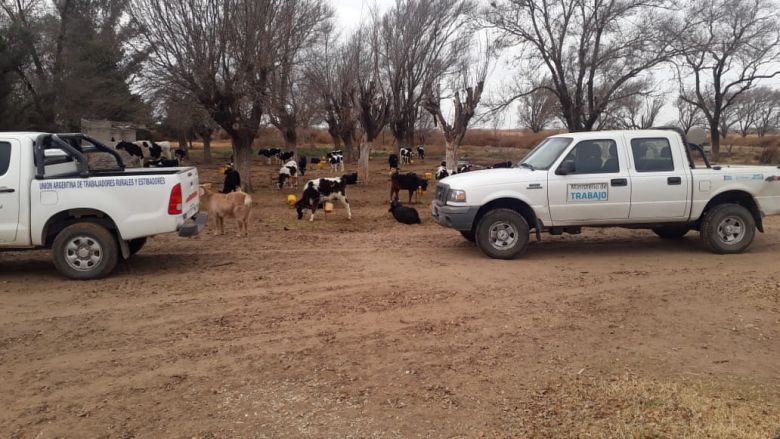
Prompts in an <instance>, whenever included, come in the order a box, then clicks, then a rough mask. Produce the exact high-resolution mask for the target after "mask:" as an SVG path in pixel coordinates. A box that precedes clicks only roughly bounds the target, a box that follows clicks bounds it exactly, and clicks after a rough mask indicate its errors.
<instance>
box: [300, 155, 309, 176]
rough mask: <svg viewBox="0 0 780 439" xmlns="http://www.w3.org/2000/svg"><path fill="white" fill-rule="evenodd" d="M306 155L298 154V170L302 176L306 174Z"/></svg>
mask: <svg viewBox="0 0 780 439" xmlns="http://www.w3.org/2000/svg"><path fill="white" fill-rule="evenodd" d="M306 163H307V160H306V156H305V155H300V154H299V155H298V172H299V173H300V174H301V177H303V176H304V175H306Z"/></svg>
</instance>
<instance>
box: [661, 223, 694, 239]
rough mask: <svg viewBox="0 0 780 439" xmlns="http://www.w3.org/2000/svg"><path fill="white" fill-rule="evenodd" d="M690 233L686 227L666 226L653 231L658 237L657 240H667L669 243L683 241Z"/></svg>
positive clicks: (689, 229)
mask: <svg viewBox="0 0 780 439" xmlns="http://www.w3.org/2000/svg"><path fill="white" fill-rule="evenodd" d="M690 231H691V228H690V227H688V226H666V227H656V228H655V229H653V233H655V234H656V235H658V237H659V238H661V239H668V240H670V241H676V240H679V239H683V238H684V237H685V235H687V234H688V232H690Z"/></svg>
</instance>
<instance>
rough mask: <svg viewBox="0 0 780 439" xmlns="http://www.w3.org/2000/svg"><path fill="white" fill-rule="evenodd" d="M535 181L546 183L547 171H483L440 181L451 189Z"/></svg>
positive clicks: (526, 169)
mask: <svg viewBox="0 0 780 439" xmlns="http://www.w3.org/2000/svg"><path fill="white" fill-rule="evenodd" d="M535 181H540V182H546V181H547V171H532V170H530V169H528V168H500V169H485V170H482V171H472V172H465V173H463V174H455V175H451V176H449V177H447V178H445V179H442V180H441V182H442V183H443V184H446V185H448V186H449V187H450V188H453V189H468V188H470V187H481V186H494V185H501V184H511V183H525V182H535Z"/></svg>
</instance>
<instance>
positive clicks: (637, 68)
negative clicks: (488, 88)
mask: <svg viewBox="0 0 780 439" xmlns="http://www.w3.org/2000/svg"><path fill="white" fill-rule="evenodd" d="M670 3H671V2H670V1H669V0H604V1H592V0H561V1H554V2H553V1H548V0H496V1H493V2H491V6H490V7H489V8H488V10H487V11H486V15H485V16H486V22H487V26H489V27H491V28H493V29H495V30H497V31H499V32H500V34H501V41H502V42H503V44H505V45H507V46H514V47H518V48H519V49H520V50H521V52H520V55H519V56H518V57H517V58H516V61H517V62H516V64H517V65H518V66H520V69H521V71H520V74H521V75H525V76H526V77H529V78H538V77H539V72H540V71H545V72H546V73H547V74H548V75H549V79H550V83H549V85H543V86H541V87H542V88H546V89H548V90H549V91H550V92H551V93H553V94H555V96H556V97H557V99H558V102H559V105H560V112H561V116H562V120H563V122H564V123H565V125H566V127H567V128H568V129H569V130H570V131H589V130H592V129H594V127H596V126H597V124H598V122H599V118H600V117H601V115H602V114H603V113H604V112H605V111H606V110H607V109H608V108H609V107H610V106H611V105H613V103H614V102H616V101H620V100H623V99H627V98H629V97H631V96H634V95H637V94H641V93H646V92H647V90H643V89H637V88H636V87H635V85H636V84H637V80H641V79H643V76H647V75H648V71H649V70H650V69H652V68H654V67H656V66H658V65H659V64H661V63H664V62H666V61H668V60H669V59H670V57H671V56H672V55H673V44H672V43H673V41H674V40H673V36H674V33H675V32H674V30H673V29H671V28H670V25H671V24H672V23H673V22H672V21H671V20H667V19H665V18H666V17H665V14H667V12H666V11H665V10H664V8H665V7H666V6H667V5H669V4H670ZM639 83H645V82H639ZM539 87H540V86H539V85H534V84H531V83H530V82H529V84H528V85H527V86H526V87H524V88H523V89H522V90H520V91H519V93H518V94H516V95H514V96H509V97H508V98H506V99H505V104H506V105H509V104H510V103H511V102H513V101H514V100H515V99H516V98H518V97H520V96H522V95H523V94H526V93H529V92H531V91H533V90H535V89H537V88H539Z"/></svg>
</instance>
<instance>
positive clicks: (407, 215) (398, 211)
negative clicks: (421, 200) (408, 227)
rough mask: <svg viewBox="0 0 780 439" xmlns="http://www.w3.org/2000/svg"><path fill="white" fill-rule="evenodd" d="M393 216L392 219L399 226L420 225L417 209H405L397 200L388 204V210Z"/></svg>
mask: <svg viewBox="0 0 780 439" xmlns="http://www.w3.org/2000/svg"><path fill="white" fill-rule="evenodd" d="M388 212H391V213H392V214H393V218H395V220H396V221H398V222H399V223H401V224H420V223H422V221H420V214H419V213H417V209H415V208H413V207H405V206H404V205H403V204H401V202H400V201H398V200H393V201H391V202H390V210H388Z"/></svg>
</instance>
